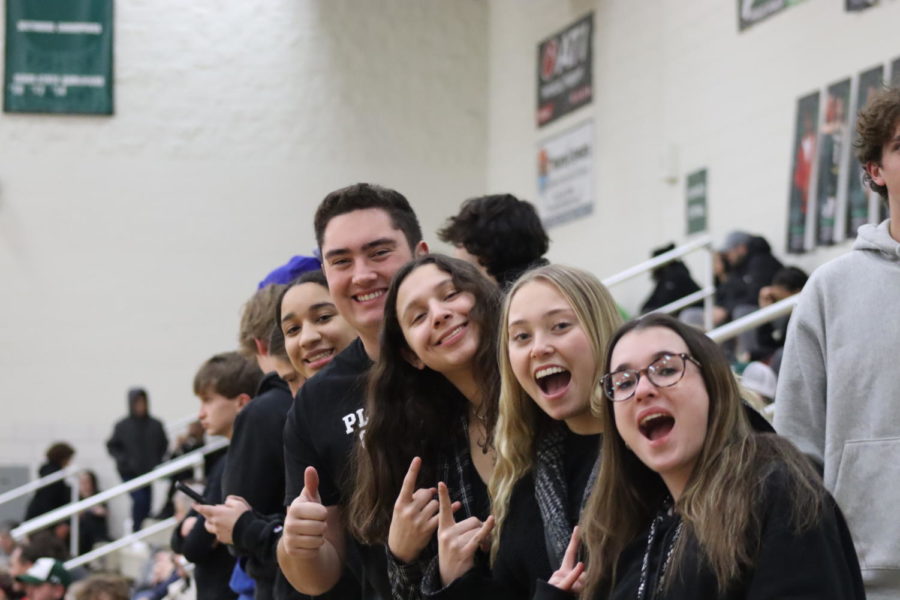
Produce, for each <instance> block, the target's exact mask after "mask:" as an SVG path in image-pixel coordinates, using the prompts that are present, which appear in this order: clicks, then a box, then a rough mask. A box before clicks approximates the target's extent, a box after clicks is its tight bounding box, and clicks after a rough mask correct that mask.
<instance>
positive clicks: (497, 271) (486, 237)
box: [438, 194, 550, 288]
mask: <svg viewBox="0 0 900 600" xmlns="http://www.w3.org/2000/svg"><path fill="white" fill-rule="evenodd" d="M438 237H439V238H440V239H441V241H444V242H447V243H450V244H453V245H455V246H462V247H464V248H465V249H466V250H467V251H468V252H469V253H470V254H472V255H474V256H477V257H478V260H479V261H480V262H481V264H482V265H484V267H485V268H486V269H487V271H488V273H490V274H491V277H493V278H494V279H496V280H497V283H498V284H500V287H502V288H505V287H507V286H509V285H510V284H511V283H512V282H513V281H515V280H516V279H518V277H519V275H521V274H522V273H523V272H525V271H526V270H528V269H530V268H532V267H535V266H540V265H544V264H547V261H546V260H542V257H543V256H544V254H546V253H547V250H548V248H549V247H550V238H549V237H548V236H547V232H546V231H545V230H544V226H543V224H542V223H541V218H540V217H539V216H538V214H537V211H536V210H535V209H534V206H532V205H531V203H529V202H526V201H525V200H519V199H518V198H516V197H515V196H513V195H512V194H493V195H490V196H480V197H478V198H470V199H468V200H466V201H465V202H464V203H463V205H462V207H461V208H460V210H459V214H458V215H456V216H454V217H450V218H449V219H447V223H446V224H445V225H444V227H443V228H442V229H441V230H440V231H438Z"/></svg>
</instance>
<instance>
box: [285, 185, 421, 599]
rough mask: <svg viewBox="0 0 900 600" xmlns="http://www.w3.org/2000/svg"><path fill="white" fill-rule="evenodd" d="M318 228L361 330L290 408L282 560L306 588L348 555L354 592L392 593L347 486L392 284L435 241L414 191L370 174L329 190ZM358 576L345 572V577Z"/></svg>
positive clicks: (325, 259) (338, 294) (318, 588)
mask: <svg viewBox="0 0 900 600" xmlns="http://www.w3.org/2000/svg"><path fill="white" fill-rule="evenodd" d="M315 232H316V241H317V242H318V244H319V250H320V252H321V255H322V268H323V270H324V272H325V276H326V278H327V279H328V287H329V289H330V291H331V296H332V299H333V301H334V304H335V306H336V307H337V310H338V312H339V313H340V314H341V316H342V317H344V319H346V321H347V322H348V323H350V325H351V326H352V327H353V328H354V329H355V330H356V331H357V333H358V334H359V338H358V339H357V340H356V341H354V342H353V343H352V344H350V346H349V347H348V348H347V349H346V350H344V351H343V352H342V353H341V354H339V355H338V356H337V357H336V358H335V359H334V360H333V361H332V362H331V363H330V364H329V365H328V366H327V367H325V368H324V369H323V370H322V371H321V372H320V373H318V374H316V376H315V377H313V378H312V379H310V380H309V381H308V382H307V383H306V384H305V385H304V386H303V388H302V389H301V390H300V393H299V394H298V396H297V398H296V400H295V402H294V406H293V408H292V409H291V412H290V413H289V414H288V420H287V423H286V424H285V430H284V456H285V469H286V473H285V477H286V482H287V485H286V491H285V504H288V505H289V506H288V510H287V516H286V518H285V524H284V535H283V536H282V538H281V541H280V542H279V544H278V562H279V565H280V566H281V569H282V571H283V572H284V574H285V576H286V577H287V579H288V581H290V582H291V584H292V585H293V586H294V587H295V588H296V589H297V590H298V591H300V592H302V593H305V594H310V595H320V594H323V593H325V592H327V591H328V590H331V589H332V588H333V587H334V586H335V585H336V584H337V583H338V581H339V580H341V576H342V573H343V572H344V565H345V564H347V566H348V567H349V569H350V570H351V571H352V572H353V575H354V578H355V579H356V580H357V581H358V582H359V583H358V584H357V585H358V586H359V589H358V590H354V593H361V595H362V596H363V597H365V598H372V597H379V596H380V597H382V598H388V597H390V589H389V586H388V582H387V570H386V566H385V555H384V550H383V549H382V548H380V547H379V548H374V547H362V546H358V545H356V544H354V543H348V541H347V537H346V533H345V531H344V527H343V525H342V524H341V510H342V509H341V506H342V505H344V504H345V501H346V500H348V499H349V497H350V494H349V491H350V490H348V489H346V487H345V486H346V484H345V482H346V481H348V477H347V475H348V473H347V465H348V463H349V459H350V455H351V453H352V450H353V447H354V445H355V444H356V442H357V440H358V439H360V438H361V436H362V433H363V428H364V426H365V424H366V418H365V414H364V412H363V406H364V401H365V378H366V373H367V372H368V370H369V367H370V366H371V364H372V361H373V360H375V359H377V358H378V356H377V353H378V335H379V331H380V329H381V322H382V319H383V313H384V301H385V295H386V293H387V289H388V286H389V285H390V282H391V279H392V278H393V276H394V273H396V272H397V270H398V269H399V268H400V267H401V266H403V265H404V264H405V263H406V262H408V261H409V260H411V259H412V258H414V257H415V256H417V255H419V254H424V253H426V252H427V251H428V247H427V246H426V245H425V242H423V241H422V231H421V228H420V227H419V222H418V219H417V218H416V215H415V213H414V212H413V210H412V208H411V207H410V205H409V202H408V201H407V200H406V198H404V197H403V195H402V194H400V193H398V192H396V191H394V190H390V189H386V188H383V187H380V186H377V185H371V184H365V183H359V184H356V185H352V186H349V187H346V188H342V189H339V190H336V191H334V192H332V193H330V194H329V195H328V196H326V197H325V199H324V200H323V201H322V203H321V204H320V205H319V208H318V209H317V210H316V215H315ZM350 579H351V578H349V577H347V576H345V577H344V579H343V581H341V585H342V586H344V585H349V582H348V580H350ZM335 592H336V590H334V591H333V592H332V593H335ZM349 594H350V592H349V591H348V592H347V593H346V594H345V595H344V596H342V597H351V596H350V595H349Z"/></svg>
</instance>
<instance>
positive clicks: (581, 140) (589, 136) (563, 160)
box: [537, 121, 594, 228]
mask: <svg viewBox="0 0 900 600" xmlns="http://www.w3.org/2000/svg"><path fill="white" fill-rule="evenodd" d="M537 162H538V202H537V206H538V212H539V213H540V215H541V221H543V223H544V227H547V228H550V227H553V226H555V225H561V224H562V223H568V222H570V221H574V220H575V219H580V218H582V217H585V216H587V215H589V214H591V213H592V212H594V196H593V188H594V122H593V121H586V122H584V123H582V124H581V125H578V126H576V127H575V128H573V129H570V130H568V131H564V132H563V133H560V134H559V135H556V136H554V137H551V138H549V139H547V140H545V141H543V142H541V143H540V145H539V146H538V161H537Z"/></svg>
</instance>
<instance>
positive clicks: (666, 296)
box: [641, 260, 700, 314]
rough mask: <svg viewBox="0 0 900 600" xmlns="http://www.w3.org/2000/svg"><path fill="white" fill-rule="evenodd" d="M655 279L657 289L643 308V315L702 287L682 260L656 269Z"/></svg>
mask: <svg viewBox="0 0 900 600" xmlns="http://www.w3.org/2000/svg"><path fill="white" fill-rule="evenodd" d="M653 279H654V281H656V287H654V288H653V292H652V293H651V294H650V297H649V298H647V300H646V301H644V305H643V306H641V314H644V313H648V312H650V311H652V310H656V309H657V308H660V307H663V306H665V305H666V304H669V303H670V302H674V301H676V300H680V299H681V298H684V297H685V296H687V295H688V294H693V293H694V292H696V291H698V290H699V289H700V286H699V285H697V282H696V281H694V279H693V278H692V277H691V272H690V271H688V268H687V267H686V266H685V264H684V263H683V262H681V261H680V260H676V261H674V262H671V263H669V264H667V265H663V266H661V267H658V268H657V269H655V270H654V271H653ZM699 305H700V303H699V302H695V303H694V304H692V305H691V306H699Z"/></svg>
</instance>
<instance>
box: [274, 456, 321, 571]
mask: <svg viewBox="0 0 900 600" xmlns="http://www.w3.org/2000/svg"><path fill="white" fill-rule="evenodd" d="M303 483H304V485H303V490H302V491H301V492H300V495H299V496H297V497H296V498H295V499H294V501H293V502H291V505H290V506H289V507H288V509H287V514H286V515H285V517H284V533H283V534H282V538H283V539H282V543H283V545H284V549H285V551H286V552H287V554H288V555H290V556H298V557H306V558H313V557H315V556H317V555H318V553H319V549H320V548H321V547H322V545H323V544H324V543H325V529H326V523H325V520H326V518H327V517H328V509H327V508H325V507H324V506H323V505H322V498H321V496H319V474H318V473H317V472H316V469H315V467H306V471H305V472H304V473H303Z"/></svg>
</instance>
